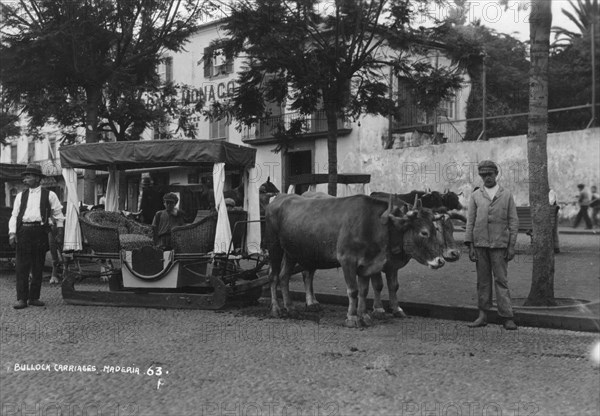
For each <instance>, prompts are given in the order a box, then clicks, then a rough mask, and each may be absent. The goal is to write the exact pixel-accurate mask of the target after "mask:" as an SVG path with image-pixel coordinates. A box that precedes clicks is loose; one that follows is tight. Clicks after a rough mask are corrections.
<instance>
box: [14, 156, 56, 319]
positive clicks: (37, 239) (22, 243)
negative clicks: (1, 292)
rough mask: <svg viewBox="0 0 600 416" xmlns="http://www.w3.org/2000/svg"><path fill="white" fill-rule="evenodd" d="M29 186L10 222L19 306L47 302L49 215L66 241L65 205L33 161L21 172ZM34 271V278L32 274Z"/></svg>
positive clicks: (41, 304) (20, 195)
mask: <svg viewBox="0 0 600 416" xmlns="http://www.w3.org/2000/svg"><path fill="white" fill-rule="evenodd" d="M21 175H22V176H23V183H24V184H25V185H26V186H27V188H28V189H26V190H25V191H23V192H21V193H19V194H18V195H17V197H16V198H15V205H14V207H13V210H12V215H11V217H10V221H9V222H8V235H9V244H10V246H11V247H15V246H16V266H17V267H16V271H17V303H16V304H15V305H14V308H15V309H23V308H26V307H27V301H29V305H32V306H44V302H42V301H40V292H41V290H42V271H43V267H44V260H45V257H46V252H47V251H48V248H49V244H48V231H49V219H50V217H52V219H53V220H54V221H55V222H56V225H57V226H58V235H57V237H56V240H57V243H58V244H59V245H60V244H62V240H63V237H64V228H63V224H64V220H65V217H64V215H63V213H62V205H61V203H60V201H59V200H58V197H57V196H56V194H55V193H54V192H52V191H49V190H46V189H42V187H41V186H40V183H41V181H42V177H43V174H42V168H41V166H39V165H36V164H33V163H32V164H29V165H27V168H26V169H25V171H24V172H23V173H22V174H21ZM30 273H31V282H30V281H29V274H30Z"/></svg>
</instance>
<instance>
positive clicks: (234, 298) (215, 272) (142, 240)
mask: <svg viewBox="0 0 600 416" xmlns="http://www.w3.org/2000/svg"><path fill="white" fill-rule="evenodd" d="M255 154H256V150H255V149H251V148H248V147H244V146H238V145H234V144H231V143H227V142H223V141H212V140H210V141H209V140H207V141H200V140H169V141H140V142H112V143H95V144H80V145H74V146H67V147H63V148H61V164H62V167H63V176H64V177H65V182H66V184H67V191H68V196H67V215H66V222H65V244H64V248H63V250H64V251H65V253H69V256H68V258H69V261H68V262H67V265H66V266H65V270H64V273H63V283H62V295H63V299H64V300H65V302H66V303H69V304H74V305H107V306H132V307H135V306H141V307H155V308H185V309H220V308H222V307H224V306H225V305H227V304H230V303H232V302H254V301H256V300H257V299H258V298H259V297H260V295H261V292H262V287H263V286H264V285H265V284H267V283H268V276H267V274H266V272H265V271H264V270H263V269H264V268H265V265H266V262H267V260H266V258H265V257H264V256H263V255H262V253H261V250H260V217H259V203H258V185H257V184H256V183H253V179H255V178H256V171H255V167H254V163H255ZM172 166H179V167H193V168H195V169H196V170H197V171H199V172H205V173H210V172H212V175H213V182H214V195H215V205H216V211H214V212H211V213H210V214H209V215H206V216H204V215H203V216H199V217H197V219H196V220H195V221H194V222H193V223H190V224H185V225H182V226H178V227H173V229H172V230H171V238H172V245H173V247H172V249H169V250H161V249H160V248H158V247H155V246H154V245H153V238H152V234H151V233H152V230H148V227H147V226H144V225H143V224H140V223H136V222H135V221H133V220H131V219H127V218H125V217H124V216H123V215H122V214H121V213H119V212H118V211H119V205H120V204H119V189H118V187H119V182H120V180H119V175H122V174H124V172H127V171H129V172H131V171H134V172H141V171H143V170H148V169H158V168H165V167H172ZM76 168H80V169H81V168H83V169H93V170H104V171H108V172H109V180H108V189H107V193H106V199H107V201H106V212H103V211H101V212H96V213H94V212H90V213H86V214H85V215H81V214H80V213H79V211H78V207H79V201H78V197H77V191H76V180H77V174H76V173H75V172H74V169H76ZM226 171H234V172H236V173H241V174H242V178H243V179H242V180H243V184H244V188H245V189H244V191H245V192H244V195H245V196H244V201H243V210H239V211H228V210H227V208H226V206H225V201H224V196H223V185H224V180H225V172H226ZM107 219H108V220H107ZM84 243H85V244H84ZM84 245H85V246H86V247H84ZM84 248H86V250H84ZM98 263H100V264H101V266H98ZM98 267H100V271H99V272H98ZM90 277H101V278H103V279H88V278H90ZM100 280H103V281H102V282H101V283H99V281H100ZM89 282H92V283H91V284H90V283H89ZM86 283H87V284H86ZM82 288H83V289H82ZM89 289H94V290H89Z"/></svg>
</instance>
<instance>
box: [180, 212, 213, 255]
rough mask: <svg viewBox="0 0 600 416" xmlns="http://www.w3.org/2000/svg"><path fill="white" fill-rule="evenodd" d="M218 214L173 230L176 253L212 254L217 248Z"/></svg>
mask: <svg viewBox="0 0 600 416" xmlns="http://www.w3.org/2000/svg"><path fill="white" fill-rule="evenodd" d="M216 231H217V213H216V212H215V213H213V214H211V215H209V216H207V217H204V218H203V219H201V220H200V221H197V222H194V223H191V224H186V225H180V226H178V227H173V228H172V229H171V243H172V245H173V250H174V251H175V252H176V253H210V252H211V251H213V250H214V248H215V234H216Z"/></svg>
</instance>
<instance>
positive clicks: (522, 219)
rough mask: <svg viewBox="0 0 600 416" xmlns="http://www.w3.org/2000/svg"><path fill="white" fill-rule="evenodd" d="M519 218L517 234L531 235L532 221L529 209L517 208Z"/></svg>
mask: <svg viewBox="0 0 600 416" xmlns="http://www.w3.org/2000/svg"><path fill="white" fill-rule="evenodd" d="M517 216H518V217H519V232H520V233H526V234H527V235H528V236H532V235H533V219H532V218H531V207H517Z"/></svg>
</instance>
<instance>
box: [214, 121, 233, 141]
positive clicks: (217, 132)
mask: <svg viewBox="0 0 600 416" xmlns="http://www.w3.org/2000/svg"><path fill="white" fill-rule="evenodd" d="M209 128H210V137H209V138H210V139H227V138H228V137H229V125H228V124H227V119H225V118H224V119H222V120H215V121H211V122H210V127H209Z"/></svg>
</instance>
